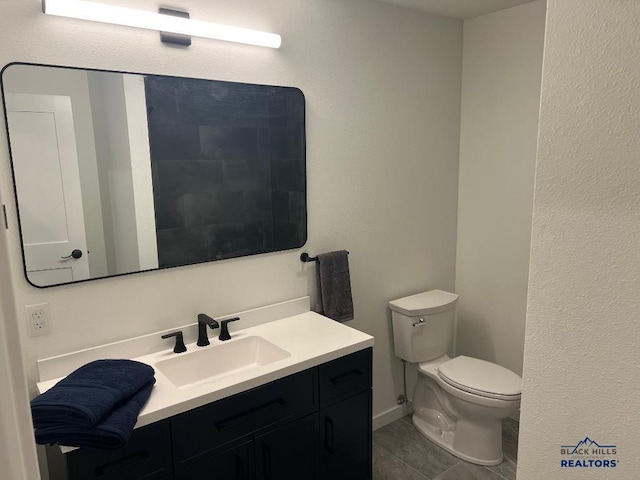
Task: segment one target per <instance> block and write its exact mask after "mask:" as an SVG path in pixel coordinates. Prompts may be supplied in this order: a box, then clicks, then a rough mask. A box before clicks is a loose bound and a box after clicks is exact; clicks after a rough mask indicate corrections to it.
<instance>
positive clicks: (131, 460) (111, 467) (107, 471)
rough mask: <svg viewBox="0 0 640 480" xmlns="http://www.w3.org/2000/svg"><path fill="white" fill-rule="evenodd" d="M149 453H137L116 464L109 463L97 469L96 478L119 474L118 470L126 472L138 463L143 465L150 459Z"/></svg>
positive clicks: (121, 459)
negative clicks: (125, 470)
mask: <svg viewBox="0 0 640 480" xmlns="http://www.w3.org/2000/svg"><path fill="white" fill-rule="evenodd" d="M149 457H150V455H149V452H147V451H146V450H145V451H142V452H136V453H134V454H132V455H129V456H127V457H123V458H120V459H118V460H116V461H115V462H111V463H107V464H106V465H101V466H99V467H96V469H95V472H96V477H104V476H106V475H111V474H112V473H115V472H117V471H118V470H124V469H126V468H129V467H132V466H133V465H135V464H136V463H141V462H143V461H145V460H146V459H147V458H149Z"/></svg>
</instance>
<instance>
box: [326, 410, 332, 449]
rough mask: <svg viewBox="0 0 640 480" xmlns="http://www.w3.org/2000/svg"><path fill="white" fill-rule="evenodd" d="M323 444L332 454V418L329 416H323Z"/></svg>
mask: <svg viewBox="0 0 640 480" xmlns="http://www.w3.org/2000/svg"><path fill="white" fill-rule="evenodd" d="M324 446H325V448H326V449H327V452H329V453H331V454H333V420H331V419H330V418H329V417H324Z"/></svg>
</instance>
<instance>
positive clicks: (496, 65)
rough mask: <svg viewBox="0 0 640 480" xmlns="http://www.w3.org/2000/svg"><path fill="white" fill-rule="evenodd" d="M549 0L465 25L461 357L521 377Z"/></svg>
mask: <svg viewBox="0 0 640 480" xmlns="http://www.w3.org/2000/svg"><path fill="white" fill-rule="evenodd" d="M544 22H545V1H544V0H539V1H537V2H531V3H527V4H525V5H521V6H518V7H513V8H509V9H507V10H503V11H501V12H497V13H493V14H490V15H484V16H482V17H478V18H474V19H471V20H466V21H465V22H464V48H463V55H462V58H463V60H462V116H461V126H460V181H459V187H458V245H457V256H456V293H458V294H459V295H460V300H459V302H458V309H457V312H458V335H457V353H458V354H459V355H469V356H472V357H477V358H482V359H484V360H489V361H491V362H495V363H498V364H499V365H503V366H505V367H507V368H509V369H511V370H513V371H514V372H516V373H518V374H521V373H522V356H523V351H524V328H525V314H526V308H527V282H528V275H529V247H530V237H531V212H532V209H533V184H534V175H535V163H536V143H537V136H538V110H539V107H540V79H541V77H542V50H543V41H544Z"/></svg>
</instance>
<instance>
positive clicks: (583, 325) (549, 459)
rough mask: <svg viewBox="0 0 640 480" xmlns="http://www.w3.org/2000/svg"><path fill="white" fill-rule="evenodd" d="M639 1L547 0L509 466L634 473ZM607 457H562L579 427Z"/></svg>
mask: <svg viewBox="0 0 640 480" xmlns="http://www.w3.org/2000/svg"><path fill="white" fill-rule="evenodd" d="M639 106H640V3H639V2H630V1H624V0H610V1H607V2H602V0H549V7H548V13H547V28H546V35H545V57H544V70H543V79H542V103H541V109H540V128H539V141H538V161H537V171H536V188H535V204H534V209H533V234H532V251H531V266H530V285H529V303H528V307H527V329H526V337H525V357H524V395H523V403H522V415H521V428H520V455H519V457H518V480H534V479H540V478H550V479H551V478H553V479H556V478H558V479H559V478H566V479H574V478H593V479H601V478H615V479H629V480H632V479H636V478H638V472H639V471H640V457H639V456H638V455H637V451H636V447H637V445H638V412H640V397H639V396H638V388H637V384H638V378H639V372H640V348H639V347H638V345H639V344H640V328H639V320H640V298H639V295H638V293H639V292H640V254H639V252H640V168H639V166H638V165H639V164H638V152H640V129H639V126H640V109H639V108H638V107H639ZM587 435H588V436H589V438H591V439H593V440H595V441H596V442H598V443H600V444H612V445H616V446H617V452H618V453H617V457H618V459H619V460H620V464H619V466H618V467H616V468H615V469H612V470H610V471H607V470H606V469H602V468H601V469H596V468H574V469H567V468H564V469H562V468H560V460H561V457H560V446H561V445H575V444H576V442H578V441H580V440H581V439H584V438H585V436H587Z"/></svg>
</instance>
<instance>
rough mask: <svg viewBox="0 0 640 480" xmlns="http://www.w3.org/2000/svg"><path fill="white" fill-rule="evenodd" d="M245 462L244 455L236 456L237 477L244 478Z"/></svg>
mask: <svg viewBox="0 0 640 480" xmlns="http://www.w3.org/2000/svg"><path fill="white" fill-rule="evenodd" d="M243 473H244V462H243V461H242V457H236V479H237V480H242V478H243V477H244V475H243Z"/></svg>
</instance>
